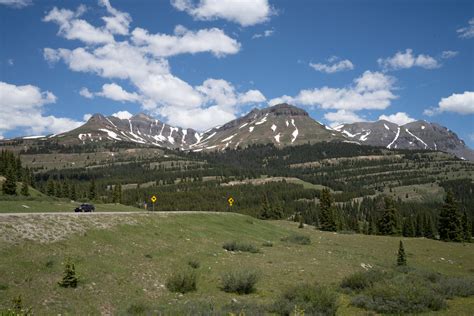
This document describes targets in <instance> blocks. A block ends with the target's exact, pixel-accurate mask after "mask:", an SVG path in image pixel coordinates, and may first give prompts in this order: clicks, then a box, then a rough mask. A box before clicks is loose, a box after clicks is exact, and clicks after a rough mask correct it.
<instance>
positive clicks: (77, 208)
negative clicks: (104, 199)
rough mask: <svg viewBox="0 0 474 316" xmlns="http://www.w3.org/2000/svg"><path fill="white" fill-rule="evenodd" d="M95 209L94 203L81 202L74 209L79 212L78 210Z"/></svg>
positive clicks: (88, 210)
mask: <svg viewBox="0 0 474 316" xmlns="http://www.w3.org/2000/svg"><path fill="white" fill-rule="evenodd" d="M94 211H95V207H94V205H92V204H86V203H84V204H81V205H80V206H79V207H76V208H75V209H74V212H76V213H78V212H94Z"/></svg>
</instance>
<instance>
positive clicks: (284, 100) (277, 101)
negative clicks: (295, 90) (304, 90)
mask: <svg viewBox="0 0 474 316" xmlns="http://www.w3.org/2000/svg"><path fill="white" fill-rule="evenodd" d="M294 102H295V99H294V98H293V97H290V96H289V95H282V96H281V97H278V98H273V99H271V100H270V101H268V105H270V106H273V105H277V104H281V103H294Z"/></svg>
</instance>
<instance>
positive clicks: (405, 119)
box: [379, 112, 416, 125]
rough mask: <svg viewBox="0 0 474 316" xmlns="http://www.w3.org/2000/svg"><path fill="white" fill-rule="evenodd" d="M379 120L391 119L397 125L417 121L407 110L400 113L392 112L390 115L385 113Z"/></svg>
mask: <svg viewBox="0 0 474 316" xmlns="http://www.w3.org/2000/svg"><path fill="white" fill-rule="evenodd" d="M379 120H385V121H389V122H392V123H395V124H397V125H405V124H408V123H411V122H414V121H416V120H415V119H414V118H412V117H410V116H409V115H408V114H407V113H405V112H398V113H395V114H390V115H385V114H384V115H380V116H379Z"/></svg>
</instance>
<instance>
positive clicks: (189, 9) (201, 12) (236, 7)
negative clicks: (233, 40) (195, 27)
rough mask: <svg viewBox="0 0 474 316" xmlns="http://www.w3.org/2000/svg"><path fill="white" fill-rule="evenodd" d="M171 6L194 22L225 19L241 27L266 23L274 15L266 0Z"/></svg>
mask: <svg viewBox="0 0 474 316" xmlns="http://www.w3.org/2000/svg"><path fill="white" fill-rule="evenodd" d="M171 4H172V5H173V6H174V7H175V8H176V9H178V10H180V11H184V12H186V13H188V14H189V15H191V16H192V17H193V18H194V19H196V20H215V19H225V20H228V21H232V22H235V23H238V24H240V25H242V26H250V25H255V24H258V23H262V22H265V21H268V20H269V19H270V16H271V15H272V14H274V10H273V9H272V7H271V6H270V4H269V3H268V0H245V1H235V0H199V2H198V3H196V2H195V1H193V0H171Z"/></svg>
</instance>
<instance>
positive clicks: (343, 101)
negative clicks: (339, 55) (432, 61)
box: [269, 71, 397, 112]
mask: <svg viewBox="0 0 474 316" xmlns="http://www.w3.org/2000/svg"><path fill="white" fill-rule="evenodd" d="M394 81H395V79H394V78H393V77H391V76H387V75H385V74H383V73H380V72H371V71H366V72H364V73H363V74H362V76H360V77H358V78H356V79H355V80H354V82H353V84H352V85H350V86H349V87H346V88H330V87H322V88H314V89H305V90H301V91H300V92H299V93H298V95H296V96H295V97H289V96H283V97H280V98H276V99H272V100H270V102H269V103H270V104H275V102H281V101H283V102H290V103H296V104H299V105H305V106H317V107H319V108H322V109H335V110H348V111H352V112H354V111H359V110H364V109H375V110H383V109H386V108H387V107H388V106H390V102H391V100H393V99H396V98H397V96H396V95H394V94H393V92H392V90H393V89H394Z"/></svg>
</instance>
